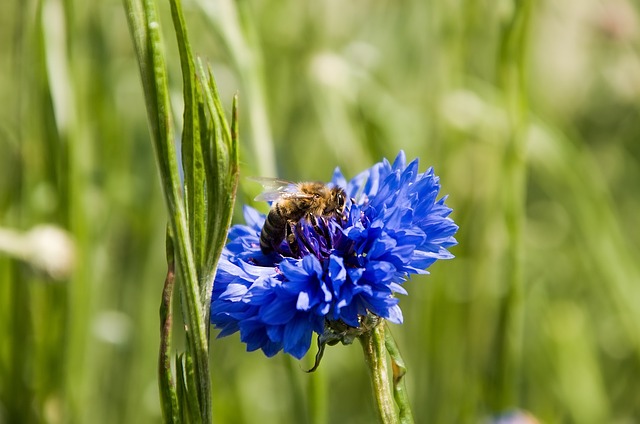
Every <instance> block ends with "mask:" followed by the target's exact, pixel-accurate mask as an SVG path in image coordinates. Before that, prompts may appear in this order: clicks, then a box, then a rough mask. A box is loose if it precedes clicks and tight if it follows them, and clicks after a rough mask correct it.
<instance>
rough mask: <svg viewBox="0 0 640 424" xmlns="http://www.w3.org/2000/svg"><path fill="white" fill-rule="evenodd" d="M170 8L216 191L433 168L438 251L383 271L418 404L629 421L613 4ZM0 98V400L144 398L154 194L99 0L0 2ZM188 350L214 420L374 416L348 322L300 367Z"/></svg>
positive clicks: (18, 404)
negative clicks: (223, 167)
mask: <svg viewBox="0 0 640 424" xmlns="http://www.w3.org/2000/svg"><path fill="white" fill-rule="evenodd" d="M159 6H160V9H161V11H162V15H163V16H162V25H163V27H164V32H165V45H166V49H167V57H168V61H169V66H170V70H169V72H170V78H171V82H172V89H173V92H174V97H173V100H174V106H175V108H174V113H175V115H176V120H177V122H179V121H180V115H181V77H180V71H179V59H178V55H177V49H176V46H175V36H174V34H173V33H172V30H171V24H170V18H169V16H168V4H167V3H166V2H164V1H162V0H160V1H159ZM184 8H185V12H186V18H187V24H188V27H189V30H190V35H191V41H192V44H193V48H194V50H195V52H196V53H198V54H200V55H201V56H202V57H203V58H204V59H206V60H207V61H209V62H210V63H211V64H212V66H213V69H214V72H215V74H216V77H217V79H218V86H219V87H220V89H221V95H222V98H223V99H228V100H229V104H228V107H229V108H230V100H231V97H232V95H233V94H234V93H235V92H236V91H238V92H239V94H240V115H241V142H242V148H241V158H240V159H241V162H242V173H241V182H240V187H239V193H238V205H241V204H245V203H252V200H251V199H252V198H253V197H254V196H255V195H256V194H257V192H258V191H259V189H260V188H259V187H256V185H255V184H254V183H251V182H250V181H247V180H246V179H245V178H244V177H247V176H252V175H253V176H256V175H264V176H272V175H273V176H275V175H277V176H279V177H282V178H286V179H291V180H328V179H329V178H330V176H331V173H332V171H333V169H334V167H335V166H340V167H341V169H342V170H343V172H344V173H345V174H346V175H347V176H348V177H350V176H354V175H355V174H356V173H358V172H360V171H361V170H362V169H364V168H366V167H369V166H371V165H372V164H373V163H375V162H377V161H379V160H380V159H381V158H383V157H387V158H390V159H392V158H393V157H395V155H396V154H397V152H398V151H399V150H400V149H404V150H405V151H406V153H407V156H408V157H409V158H414V157H419V158H420V159H421V164H422V168H421V169H422V170H424V169H426V167H427V166H429V165H433V166H434V167H435V169H436V173H437V174H439V175H440V176H441V177H442V186H443V189H442V192H443V194H449V195H450V197H449V200H448V201H447V203H448V204H449V205H450V206H451V207H453V209H454V212H453V214H452V217H453V219H454V220H455V221H456V222H457V223H458V224H459V225H460V231H459V233H458V236H457V238H458V241H459V243H460V244H459V245H458V246H456V247H454V248H453V249H452V252H453V253H454V254H455V255H456V259H454V260H452V261H446V262H440V263H437V264H436V265H434V266H433V267H432V268H431V273H432V274H431V275H429V276H426V277H420V278H414V279H413V280H412V281H411V282H409V283H407V284H406V288H407V289H408V290H409V296H408V297H404V298H402V299H401V303H400V305H401V307H402V309H403V311H404V314H405V324H403V325H402V326H394V327H393V332H394V334H395V336H396V339H397V340H398V343H399V345H400V348H401V350H402V352H403V354H404V357H405V360H406V362H407V365H408V368H409V374H408V377H407V385H408V390H409V394H410V397H411V399H412V404H413V408H414V415H415V417H416V422H418V423H426V422H429V423H456V422H461V423H477V422H485V420H486V419H487V417H489V416H491V415H495V414H497V413H499V412H502V411H504V410H505V409H509V408H516V407H517V408H522V409H526V410H528V411H530V412H531V413H533V414H534V415H535V416H536V417H537V418H538V419H539V420H540V421H541V422H547V423H556V422H558V423H605V422H610V423H620V424H621V423H634V422H638V420H640V260H638V256H639V253H640V218H639V216H640V215H639V212H638V211H639V210H640V166H639V165H640V107H639V105H640V27H639V25H640V21H639V19H640V16H639V13H640V8H639V7H638V4H637V3H634V2H632V1H631V0H608V1H596V0H565V1H562V2H557V1H552V0H543V1H538V2H536V1H533V0H529V1H528V0H524V1H507V0H500V1H488V0H484V1H482V0H468V1H444V0H440V1H433V2H423V1H418V0H413V1H410V0H404V1H385V0H371V1H362V0H357V1H352V2H345V1H339V0H322V1H313V2H312V1H300V0H298V1H293V0H241V1H238V2H233V1H231V0H192V1H188V2H185V4H184ZM0 96H1V97H0V423H35V422H46V423H146V422H159V421H160V420H161V416H160V409H159V404H158V393H157V378H156V358H157V351H158V343H159V336H158V333H159V319H158V308H159V304H160V295H161V290H162V284H163V280H164V274H165V272H166V263H165V257H164V235H165V225H166V212H165V210H164V203H163V200H162V196H161V191H160V184H159V181H158V174H157V171H156V168H155V164H154V162H153V152H152V144H151V142H150V136H149V131H148V127H147V121H146V112H145V106H144V99H143V93H142V87H141V84H140V77H139V71H138V65H137V63H136V61H135V57H134V53H133V49H132V43H131V40H130V36H129V32H128V28H127V24H126V18H125V13H124V8H123V6H122V3H121V2H119V1H117V0H101V1H93V2H86V1H80V0H64V1H63V0H43V1H41V2H38V1H35V0H24V1H4V2H2V3H0ZM258 206H259V207H260V208H262V210H263V211H266V205H258ZM239 212H240V207H238V208H237V210H236V217H237V218H236V222H239V221H240V214H239ZM44 224H47V225H53V226H55V227H54V228H57V229H64V230H65V231H66V232H67V233H58V232H53V233H52V232H51V231H55V230H52V229H51V227H46V228H43V227H42V225H44ZM65 234H67V235H68V236H69V237H70V239H69V240H68V239H66V238H65V237H66V236H65ZM69 241H72V243H73V245H72V246H70V245H69ZM72 247H73V248H72ZM176 342H177V344H178V345H179V343H180V340H176ZM178 348H179V346H178ZM313 353H314V351H313V349H312V351H311V355H308V356H312V354H313ZM211 364H212V378H213V395H214V399H213V404H214V417H215V420H216V422H220V423H256V422H260V423H262V424H269V423H299V422H309V423H370V422H373V421H374V420H375V417H374V412H373V406H372V399H371V394H370V385H369V382H368V380H367V374H366V368H365V366H364V363H363V360H362V353H361V349H360V347H359V346H357V345H353V346H346V347H345V346H336V347H332V348H329V349H328V350H327V352H326V354H325V357H324V360H323V363H322V365H321V367H320V370H319V371H318V372H317V373H315V374H312V375H308V374H305V373H304V372H303V371H302V369H305V368H308V366H309V365H310V364H311V358H305V360H303V361H302V362H301V363H298V362H297V361H294V360H292V359H291V358H288V357H285V356H284V355H282V354H280V355H278V356H276V357H274V358H272V359H267V358H265V357H264V355H263V354H262V353H260V352H253V353H245V352H244V345H243V344H241V343H240V342H239V339H238V337H237V335H236V336H233V337H229V338H225V339H221V340H213V341H212V347H211ZM310 411H315V412H310Z"/></svg>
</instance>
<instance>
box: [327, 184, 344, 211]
mask: <svg viewBox="0 0 640 424" xmlns="http://www.w3.org/2000/svg"><path fill="white" fill-rule="evenodd" d="M345 199H346V194H345V192H344V190H343V189H341V188H340V187H333V188H332V189H331V201H330V202H328V204H327V208H326V209H325V213H327V214H328V213H331V212H336V213H338V214H341V213H342V211H343V210H344V202H345Z"/></svg>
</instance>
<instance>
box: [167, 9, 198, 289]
mask: <svg viewBox="0 0 640 424" xmlns="http://www.w3.org/2000/svg"><path fill="white" fill-rule="evenodd" d="M170 3H171V16H172V18H173V25H174V27H175V29H176V31H175V32H176V38H177V41H178V51H179V53H180V65H181V67H182V85H183V96H184V127H183V131H182V167H183V172H184V193H185V204H186V207H187V220H188V222H189V235H190V236H191V243H192V244H191V245H192V248H193V254H194V259H195V262H196V268H197V270H198V276H199V277H200V276H202V275H203V273H204V266H205V262H206V259H205V256H204V255H205V231H206V227H205V201H206V199H205V192H204V183H205V177H204V172H205V171H204V165H203V159H202V145H201V142H200V134H201V133H200V114H199V109H198V106H199V103H200V101H199V99H200V98H201V96H202V95H201V94H200V92H199V88H198V82H197V78H196V70H195V64H194V61H193V55H192V53H191V46H190V44H189V38H188V34H187V28H186V25H185V21H184V16H183V13H182V6H181V3H180V0H171V1H170ZM199 281H200V284H201V285H202V284H204V282H203V281H202V278H199Z"/></svg>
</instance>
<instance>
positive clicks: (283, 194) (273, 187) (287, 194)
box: [249, 177, 311, 202]
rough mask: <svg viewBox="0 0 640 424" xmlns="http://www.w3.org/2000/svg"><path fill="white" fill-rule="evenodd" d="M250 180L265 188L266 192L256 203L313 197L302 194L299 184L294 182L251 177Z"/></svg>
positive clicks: (260, 195)
mask: <svg viewBox="0 0 640 424" xmlns="http://www.w3.org/2000/svg"><path fill="white" fill-rule="evenodd" d="M249 179H251V180H253V181H256V182H259V183H260V184H262V187H264V191H263V192H262V193H260V194H259V195H257V196H256V197H255V199H254V200H256V201H267V202H275V201H277V200H280V199H287V198H292V197H296V198H301V197H303V198H304V197H311V196H310V195H308V194H304V193H301V192H300V190H299V189H298V184H297V183H294V182H292V181H287V180H281V179H278V178H269V177H250V178H249Z"/></svg>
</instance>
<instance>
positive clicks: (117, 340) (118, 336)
mask: <svg viewBox="0 0 640 424" xmlns="http://www.w3.org/2000/svg"><path fill="white" fill-rule="evenodd" d="M92 328H93V334H94V335H95V336H96V338H98V339H99V340H101V341H103V342H106V343H109V344H113V345H124V344H126V343H127V342H128V341H129V339H130V337H131V318H129V316H128V315H126V314H124V313H122V312H118V311H105V312H101V313H99V314H98V315H97V316H96V317H95V319H94V321H93V326H92Z"/></svg>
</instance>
